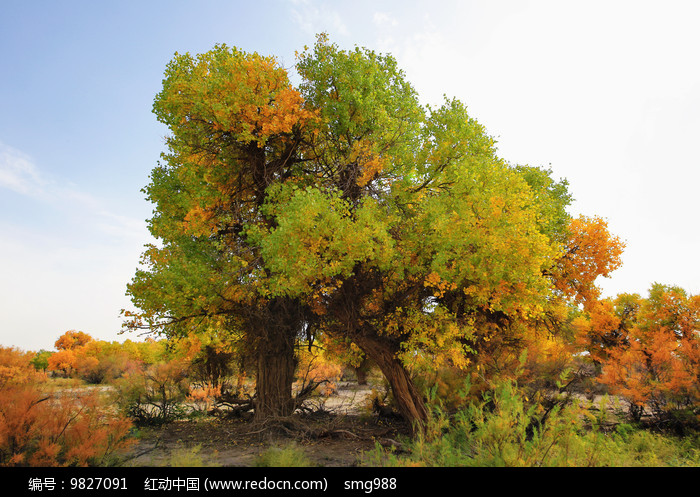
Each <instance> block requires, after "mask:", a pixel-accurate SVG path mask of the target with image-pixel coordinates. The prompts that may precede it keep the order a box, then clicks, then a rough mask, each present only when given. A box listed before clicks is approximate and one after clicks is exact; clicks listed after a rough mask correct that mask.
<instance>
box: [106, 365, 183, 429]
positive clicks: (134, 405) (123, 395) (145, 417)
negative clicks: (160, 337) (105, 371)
mask: <svg viewBox="0 0 700 497" xmlns="http://www.w3.org/2000/svg"><path fill="white" fill-rule="evenodd" d="M115 388H116V400H117V404H118V405H119V407H120V408H121V410H122V411H123V412H125V413H126V414H127V415H128V416H129V417H130V418H132V419H133V420H134V421H135V422H136V423H138V424H161V423H165V422H169V421H173V420H175V419H177V418H179V417H181V416H183V415H184V414H185V413H184V408H183V407H182V405H181V404H182V402H183V401H184V400H185V399H186V396H187V394H188V392H189V381H188V379H187V365H186V362H185V361H183V360H172V361H168V362H160V363H157V364H152V365H150V366H147V367H143V368H142V369H140V370H137V371H134V372H131V373H128V374H125V375H124V376H123V377H122V378H120V379H119V380H118V381H116V382H115Z"/></svg>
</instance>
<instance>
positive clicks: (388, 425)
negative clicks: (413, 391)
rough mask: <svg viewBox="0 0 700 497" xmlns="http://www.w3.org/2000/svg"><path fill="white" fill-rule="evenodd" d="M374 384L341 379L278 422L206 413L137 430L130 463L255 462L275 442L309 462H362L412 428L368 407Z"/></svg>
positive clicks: (312, 463)
mask: <svg viewBox="0 0 700 497" xmlns="http://www.w3.org/2000/svg"><path fill="white" fill-rule="evenodd" d="M371 391H372V390H371V387H366V386H359V385H357V383H355V382H342V383H341V384H339V385H338V390H337V392H336V394H334V395H332V396H331V397H329V398H327V399H323V400H321V399H316V400H313V401H311V402H312V403H314V405H312V406H311V407H313V408H314V409H313V412H311V413H300V414H295V415H294V416H292V417H290V418H289V419H285V420H283V421H282V422H279V423H276V424H275V425H274V426H260V425H255V424H254V423H253V422H251V421H244V420H240V419H219V418H213V417H207V418H203V419H199V420H196V421H189V420H188V421H177V422H173V423H169V424H165V425H163V426H160V427H147V428H141V429H140V430H139V440H138V443H137V445H136V446H135V447H133V448H132V450H131V452H130V454H129V455H128V460H127V461H126V462H125V465H128V466H169V465H194V466H253V465H255V463H256V459H257V458H258V457H259V455H260V454H261V453H263V452H264V451H266V450H268V449H269V448H271V447H278V448H283V447H287V446H289V445H290V444H294V445H295V446H296V448H297V449H301V450H303V452H304V454H305V456H306V458H307V459H308V461H309V463H310V464H311V465H315V466H331V467H345V466H357V465H359V464H360V463H361V456H362V453H363V452H366V451H368V450H371V449H373V448H374V447H375V444H376V443H377V442H379V443H380V444H382V445H385V446H386V445H391V444H394V443H395V442H396V440H397V439H400V438H401V437H402V436H403V435H406V434H407V433H408V426H406V425H405V423H403V422H400V421H397V420H377V418H376V417H375V416H373V415H372V414H371V413H370V411H369V410H368V408H367V407H366V403H367V401H366V399H367V397H368V396H369V395H370V394H371Z"/></svg>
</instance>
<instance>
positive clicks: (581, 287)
mask: <svg viewBox="0 0 700 497" xmlns="http://www.w3.org/2000/svg"><path fill="white" fill-rule="evenodd" d="M624 247H625V244H624V243H623V242H622V241H621V240H620V239H619V238H618V237H616V236H612V235H611V234H610V232H609V231H608V225H607V223H606V222H605V220H603V219H601V218H599V217H592V218H590V217H586V216H580V217H578V218H576V219H572V220H571V223H570V224H569V236H568V239H567V241H566V246H565V252H564V255H562V256H561V257H560V259H559V264H558V267H557V268H556V270H555V274H554V286H555V288H556V289H557V290H558V291H559V292H561V293H562V294H563V295H564V296H566V297H570V298H574V299H575V301H576V302H578V303H582V304H584V306H586V305H589V304H590V303H592V302H594V301H595V300H596V299H598V297H599V296H600V290H599V289H598V287H597V286H596V285H595V281H596V279H597V278H598V277H599V276H604V277H607V276H609V275H610V273H611V272H612V271H614V270H615V269H617V268H619V267H620V266H621V265H622V260H621V256H622V251H623V249H624Z"/></svg>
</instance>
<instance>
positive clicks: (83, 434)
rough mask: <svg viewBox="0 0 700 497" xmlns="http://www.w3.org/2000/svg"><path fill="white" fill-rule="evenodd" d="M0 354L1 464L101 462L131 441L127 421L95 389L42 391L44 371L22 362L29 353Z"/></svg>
mask: <svg viewBox="0 0 700 497" xmlns="http://www.w3.org/2000/svg"><path fill="white" fill-rule="evenodd" d="M0 356H2V358H3V362H2V364H5V365H4V366H2V368H0V369H1V370H2V380H0V397H1V398H2V402H1V403H0V465H2V466H19V465H30V466H88V465H101V464H107V463H110V462H111V461H112V458H113V457H114V456H115V455H116V454H117V453H118V452H119V451H121V450H124V449H126V448H127V447H128V446H129V445H130V443H131V440H130V439H129V437H128V433H129V429H130V427H131V423H130V422H129V420H128V419H126V418H124V417H122V416H118V415H115V414H114V413H112V412H110V411H109V409H108V408H107V407H106V406H105V405H103V403H102V402H101V400H100V398H99V397H98V396H97V395H96V394H94V393H93V394H66V393H64V394H56V395H51V394H47V393H46V392H47V391H48V388H47V385H46V383H45V376H44V375H41V374H39V373H36V371H35V370H34V367H33V366H32V365H31V363H30V362H29V360H27V361H26V363H23V359H30V358H31V356H29V358H28V357H27V356H26V355H25V356H22V355H21V353H19V352H17V351H12V350H11V349H10V350H9V351H8V349H5V348H2V347H0ZM6 360H7V362H6ZM7 364H10V366H7ZM12 368H14V369H12Z"/></svg>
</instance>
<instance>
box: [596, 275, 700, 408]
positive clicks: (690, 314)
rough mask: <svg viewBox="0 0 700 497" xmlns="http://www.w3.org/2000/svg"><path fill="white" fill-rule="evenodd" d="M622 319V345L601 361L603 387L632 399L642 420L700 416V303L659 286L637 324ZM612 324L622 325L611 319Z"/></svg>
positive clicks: (638, 314)
mask: <svg viewBox="0 0 700 497" xmlns="http://www.w3.org/2000/svg"><path fill="white" fill-rule="evenodd" d="M618 314H620V309H618ZM618 319H619V323H621V326H618V328H617V343H611V344H610V345H609V346H608V348H607V349H606V356H605V357H603V356H599V357H600V358H601V359H602V363H603V373H602V375H601V377H600V382H601V383H603V384H605V385H607V386H608V387H609V388H610V390H611V392H612V393H614V394H618V395H621V396H623V397H625V398H627V399H628V400H629V401H630V402H631V403H632V407H633V412H636V413H637V414H638V415H641V413H642V412H643V411H644V409H646V408H649V409H651V411H652V414H654V415H655V416H664V415H666V414H668V413H670V412H672V411H678V410H690V412H695V413H697V412H698V410H700V383H699V382H698V376H699V375H700V336H698V329H700V297H698V296H691V297H689V296H687V295H686V293H685V292H684V291H683V290H681V289H679V288H675V287H666V286H662V285H655V286H654V287H653V288H652V290H651V291H650V295H649V298H648V299H645V300H643V301H641V302H640V303H639V307H638V310H637V311H636V313H635V314H634V315H633V316H632V318H628V317H626V318H625V319H620V317H619V316H618ZM608 322H611V323H612V324H615V323H616V322H618V321H615V320H614V319H613V318H610V319H609V320H608ZM593 326H595V324H593ZM599 332H600V331H599ZM602 333H605V329H604V328H603V330H602ZM698 421H700V419H698Z"/></svg>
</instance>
